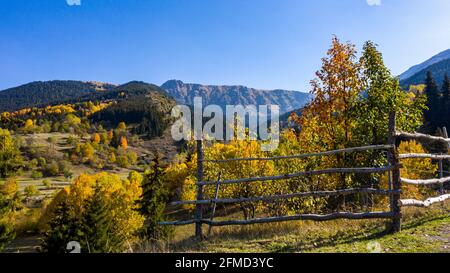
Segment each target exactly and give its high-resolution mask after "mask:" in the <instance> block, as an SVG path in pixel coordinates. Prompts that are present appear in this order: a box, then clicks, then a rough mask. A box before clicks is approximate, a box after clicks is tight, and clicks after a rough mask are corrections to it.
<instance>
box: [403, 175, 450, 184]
mask: <svg viewBox="0 0 450 273" xmlns="http://www.w3.org/2000/svg"><path fill="white" fill-rule="evenodd" d="M401 181H402V183H406V184H411V185H419V186H423V185H435V184H443V183H446V182H450V177H445V178H436V179H426V180H413V179H406V178H401Z"/></svg>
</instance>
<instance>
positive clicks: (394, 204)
mask: <svg viewBox="0 0 450 273" xmlns="http://www.w3.org/2000/svg"><path fill="white" fill-rule="evenodd" d="M388 142H389V144H390V145H392V146H393V148H391V150H389V152H388V153H389V164H390V165H391V166H396V167H398V168H395V169H394V170H393V171H392V189H393V190H394V191H401V188H402V185H401V179H400V167H399V166H400V162H399V159H398V152H397V147H396V113H395V112H391V113H390V114H389V137H388ZM400 198H401V195H400V193H395V194H393V195H391V202H390V203H391V212H392V213H393V214H394V218H393V219H392V232H400V231H401V221H402V212H401V208H400Z"/></svg>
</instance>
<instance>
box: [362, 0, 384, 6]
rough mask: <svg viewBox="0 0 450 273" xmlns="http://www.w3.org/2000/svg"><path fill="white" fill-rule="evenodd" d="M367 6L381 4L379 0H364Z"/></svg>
mask: <svg viewBox="0 0 450 273" xmlns="http://www.w3.org/2000/svg"><path fill="white" fill-rule="evenodd" d="M366 1H367V4H368V5H369V6H381V0H366Z"/></svg>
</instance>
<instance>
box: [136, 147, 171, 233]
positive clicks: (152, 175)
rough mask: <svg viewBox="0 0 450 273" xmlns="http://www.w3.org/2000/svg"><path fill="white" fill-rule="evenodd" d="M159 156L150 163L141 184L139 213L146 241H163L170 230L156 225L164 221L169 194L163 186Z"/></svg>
mask: <svg viewBox="0 0 450 273" xmlns="http://www.w3.org/2000/svg"><path fill="white" fill-rule="evenodd" d="M163 172H164V170H163V168H162V167H161V163H160V159H159V156H156V157H155V158H154V160H153V162H152V168H151V169H150V171H147V172H146V173H145V175H144V180H143V182H142V188H143V194H142V198H141V201H140V204H139V205H140V208H139V212H140V213H141V214H142V215H143V216H145V217H146V224H145V227H144V230H143V236H144V237H146V238H147V239H164V238H167V237H168V236H170V233H171V229H170V228H168V227H166V226H161V225H159V224H158V223H159V222H162V221H164V210H165V208H166V203H167V201H168V197H169V192H168V190H167V187H166V186H165V184H164V182H163V179H162V175H163Z"/></svg>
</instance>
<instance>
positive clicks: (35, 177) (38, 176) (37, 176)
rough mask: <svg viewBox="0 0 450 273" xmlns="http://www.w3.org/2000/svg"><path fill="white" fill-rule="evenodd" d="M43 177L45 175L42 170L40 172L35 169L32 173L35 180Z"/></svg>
mask: <svg viewBox="0 0 450 273" xmlns="http://www.w3.org/2000/svg"><path fill="white" fill-rule="evenodd" d="M42 177H44V175H43V174H42V172H39V171H33V172H32V173H31V178H33V179H34V180H38V179H41V178H42Z"/></svg>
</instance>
